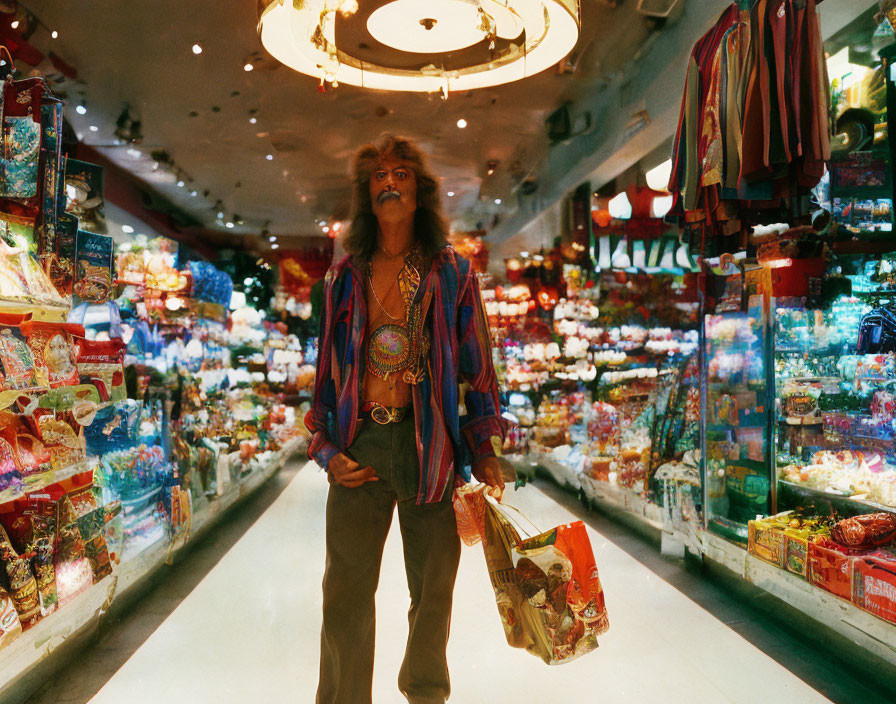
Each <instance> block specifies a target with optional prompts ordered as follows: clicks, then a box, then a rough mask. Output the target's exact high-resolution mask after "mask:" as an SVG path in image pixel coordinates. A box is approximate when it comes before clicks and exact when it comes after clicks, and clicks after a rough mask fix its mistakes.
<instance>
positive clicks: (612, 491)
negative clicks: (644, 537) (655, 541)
mask: <svg viewBox="0 0 896 704" xmlns="http://www.w3.org/2000/svg"><path fill="white" fill-rule="evenodd" d="M581 481H582V493H583V494H584V495H585V496H586V497H587V498H588V500H589V501H590V502H591V503H592V504H596V505H597V506H599V507H601V508H611V509H616V510H620V511H624V512H625V513H626V514H628V516H630V517H631V518H632V519H634V520H636V521H638V522H640V523H642V524H643V526H644V527H645V528H647V529H649V530H650V531H655V532H656V533H657V534H659V533H660V532H662V530H663V511H662V509H661V508H660V507H659V506H657V505H656V504H654V503H651V502H650V501H647V500H645V499H643V498H642V497H641V495H640V494H637V493H635V492H634V491H632V490H631V489H626V488H625V487H621V486H617V485H615V484H611V483H610V482H604V481H599V480H597V479H592V478H591V477H589V476H582V479H581Z"/></svg>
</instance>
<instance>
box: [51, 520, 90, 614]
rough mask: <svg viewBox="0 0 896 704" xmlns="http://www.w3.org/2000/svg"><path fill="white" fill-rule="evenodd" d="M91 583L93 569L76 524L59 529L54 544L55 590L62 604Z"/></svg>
mask: <svg viewBox="0 0 896 704" xmlns="http://www.w3.org/2000/svg"><path fill="white" fill-rule="evenodd" d="M92 584H93V569H92V568H91V566H90V561H89V560H88V559H87V548H86V547H85V545H84V540H83V539H82V538H81V532H80V531H79V530H78V527H77V526H66V527H64V528H61V529H60V530H59V541H58V543H57V546H56V590H57V592H58V594H59V605H60V606H64V605H65V604H67V603H68V602H69V601H71V600H72V599H74V598H75V597H76V596H78V594H80V593H81V592H83V591H84V590H85V589H88V588H89V587H90V586H91V585H92Z"/></svg>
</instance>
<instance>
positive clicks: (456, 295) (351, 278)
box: [305, 135, 505, 704]
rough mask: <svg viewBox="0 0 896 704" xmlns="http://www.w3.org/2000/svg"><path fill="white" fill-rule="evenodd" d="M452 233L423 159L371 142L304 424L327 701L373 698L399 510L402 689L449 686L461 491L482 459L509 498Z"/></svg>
mask: <svg viewBox="0 0 896 704" xmlns="http://www.w3.org/2000/svg"><path fill="white" fill-rule="evenodd" d="M446 236H447V226H446V224H445V220H444V218H443V217H442V214H441V207H440V203H439V193H438V184H437V182H436V180H435V178H434V177H433V176H432V174H431V173H430V172H429V171H428V169H427V167H426V163H425V160H424V157H423V154H422V152H421V151H420V150H419V149H418V148H417V147H416V146H415V145H414V144H413V143H412V142H411V141H409V140H407V139H403V138H400V137H393V136H389V135H387V136H384V137H382V138H380V140H379V141H378V142H377V143H376V144H369V145H366V146H364V147H362V148H361V149H360V150H359V151H358V153H357V154H356V156H355V161H354V165H353V216H352V223H351V228H350V231H349V233H348V236H347V238H346V240H345V248H346V250H347V251H348V252H349V254H348V255H347V256H346V257H345V258H344V259H343V260H342V261H340V262H339V263H338V264H336V265H334V266H333V267H332V268H331V269H330V271H329V272H328V273H327V277H326V281H325V289H324V302H323V311H322V314H321V328H320V338H319V347H320V351H319V356H318V361H317V378H316V380H315V385H314V400H313V402H312V407H311V410H310V411H309V413H308V415H307V416H306V418H305V424H306V425H307V427H308V429H309V430H310V431H311V433H312V437H311V444H310V447H309V451H308V452H309V455H310V456H311V457H312V459H314V460H315V461H317V463H318V464H319V465H320V466H321V467H323V468H325V469H326V470H327V474H328V477H329V481H330V493H329V497H328V499H327V538H326V541H327V566H326V573H325V575H324V583H323V591H324V609H323V610H324V614H323V629H322V633H321V664H320V682H319V685H318V691H317V702H318V704H369V703H370V701H371V686H372V680H373V646H374V631H375V618H374V594H375V592H376V588H377V583H378V580H379V571H380V563H381V561H382V555H383V547H384V544H385V541H386V535H387V533H388V531H389V526H390V524H391V522H392V514H393V511H394V509H395V506H396V504H397V506H398V522H399V526H400V529H401V537H402V542H403V544H404V559H405V571H406V572H407V580H408V588H409V590H410V596H411V606H410V611H409V613H408V622H409V633H408V642H407V649H406V651H405V657H404V662H403V664H402V666H401V671H400V673H399V676H398V687H399V689H400V690H401V692H402V694H404V696H405V697H406V698H407V699H408V701H409V702H411V704H435V703H436V702H438V703H439V704H443V703H444V702H445V701H446V700H447V698H448V695H449V693H450V685H449V678H448V664H447V659H446V648H447V644H448V630H449V625H450V621H451V601H452V596H453V592H454V581H455V577H456V575H457V567H458V562H459V560H460V541H459V539H458V536H457V526H456V524H455V518H454V510H453V507H452V503H451V497H452V493H453V489H454V486H455V483H462V482H464V481H468V480H469V479H470V469H469V467H470V465H471V464H472V474H473V475H474V476H475V477H476V478H477V479H479V480H480V481H483V482H485V483H487V484H489V485H490V486H492V487H493V488H494V489H495V490H496V491H498V492H500V491H501V490H503V487H504V482H503V478H502V473H501V468H500V465H499V462H498V459H497V455H499V454H500V448H501V443H502V440H503V437H504V433H505V423H504V421H503V420H502V418H501V409H500V404H499V400H498V385H497V380H496V377H495V371H494V368H493V366H492V358H491V350H490V343H489V332H488V323H487V321H486V317H485V313H484V310H483V306H482V298H481V296H480V293H479V283H478V280H477V278H476V274H475V273H474V272H473V271H472V270H471V268H470V264H469V262H468V261H466V260H465V259H464V258H462V257H460V256H459V255H458V254H457V253H456V252H455V251H454V249H452V248H451V247H450V246H448V244H447V242H446ZM462 382H463V383H466V384H467V386H468V388H467V391H466V394H465V397H464V403H465V407H466V416H465V417H464V418H461V417H460V416H459V409H458V403H459V400H460V384H461V383H462Z"/></svg>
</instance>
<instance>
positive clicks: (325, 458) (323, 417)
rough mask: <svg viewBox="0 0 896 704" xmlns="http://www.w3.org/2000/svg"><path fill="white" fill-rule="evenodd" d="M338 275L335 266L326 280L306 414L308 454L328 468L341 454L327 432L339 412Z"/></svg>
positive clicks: (328, 273)
mask: <svg viewBox="0 0 896 704" xmlns="http://www.w3.org/2000/svg"><path fill="white" fill-rule="evenodd" d="M335 278H336V277H335V275H334V273H333V270H332V269H331V270H330V271H329V272H327V276H326V279H325V280H324V295H323V309H322V310H321V315H320V335H319V337H318V353H317V373H316V374H315V376H314V394H313V396H312V399H311V409H310V410H309V411H308V413H306V414H305V427H306V428H308V431H309V432H310V433H311V441H310V442H309V443H308V457H309V458H310V459H312V460H314V461H315V462H317V464H318V465H319V466H321V467H323V468H324V469H327V468H328V467H329V465H330V460H331V459H332V458H333V457H334V456H335V455H337V454H339V448H338V447H336V445H334V444H333V443H332V442H331V441H330V438H329V437H328V435H327V425H328V422H327V421H328V415H329V414H333V413H335V412H336V407H335V400H336V385H335V382H334V380H333V374H332V363H333V359H332V355H333V339H332V335H333V332H332V320H333V305H334V302H333V282H334V280H335Z"/></svg>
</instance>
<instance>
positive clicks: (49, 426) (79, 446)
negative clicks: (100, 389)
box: [35, 412, 87, 469]
mask: <svg viewBox="0 0 896 704" xmlns="http://www.w3.org/2000/svg"><path fill="white" fill-rule="evenodd" d="M35 416H37V414H36V413H35ZM70 416H71V414H70V413H59V414H57V413H53V412H48V413H43V414H41V415H40V416H37V427H38V429H39V431H40V439H41V441H42V443H43V446H44V449H45V450H46V452H47V453H48V454H49V456H50V463H51V464H52V467H53V469H64V468H66V467H71V466H73V465H75V464H77V463H78V462H81V461H82V460H84V459H85V458H86V456H87V452H86V446H85V443H84V437H83V435H81V434H79V432H78V431H76V430H75V428H76V427H78V426H77V424H74V425H73V423H72V422H69V421H68V418H69V417H70Z"/></svg>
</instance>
